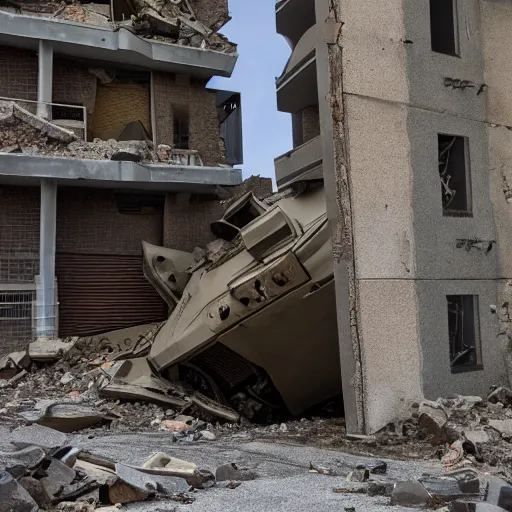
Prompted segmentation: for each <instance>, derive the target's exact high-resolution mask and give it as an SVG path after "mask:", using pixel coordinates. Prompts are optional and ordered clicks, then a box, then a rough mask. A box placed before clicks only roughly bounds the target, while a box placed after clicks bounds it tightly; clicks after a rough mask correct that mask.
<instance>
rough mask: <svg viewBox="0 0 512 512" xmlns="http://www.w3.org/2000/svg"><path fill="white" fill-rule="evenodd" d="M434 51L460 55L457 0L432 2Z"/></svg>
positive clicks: (434, 0) (431, 16)
mask: <svg viewBox="0 0 512 512" xmlns="http://www.w3.org/2000/svg"><path fill="white" fill-rule="evenodd" d="M430 34H431V41H432V51H434V52H437V53H444V54H445V55H453V56H458V55H459V31H458V15H457V0H430Z"/></svg>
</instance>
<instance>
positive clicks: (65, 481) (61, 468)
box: [41, 459, 76, 497]
mask: <svg viewBox="0 0 512 512" xmlns="http://www.w3.org/2000/svg"><path fill="white" fill-rule="evenodd" d="M45 472H46V473H47V475H48V476H45V477H44V478H41V483H42V484H43V485H44V488H45V489H46V492H47V493H48V494H49V495H50V496H52V497H53V496H55V495H56V494H57V493H58V492H59V491H60V490H61V489H62V487H63V486H68V485H69V484H71V482H73V480H74V479H75V477H76V472H75V470H74V469H72V468H70V467H68V466H66V464H64V463H63V462H61V461H60V460H56V459H52V461H51V462H50V465H49V466H48V467H47V468H46V469H45Z"/></svg>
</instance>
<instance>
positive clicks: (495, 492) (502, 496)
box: [485, 477, 512, 512]
mask: <svg viewBox="0 0 512 512" xmlns="http://www.w3.org/2000/svg"><path fill="white" fill-rule="evenodd" d="M485 501H486V503H489V504H490V505H495V506H497V507H501V508H502V509H504V510H506V511H507V512H512V485H510V484H509V483H508V482H505V480H502V479H501V478H496V477H491V478H489V486H488V488H487V496H486V498H485Z"/></svg>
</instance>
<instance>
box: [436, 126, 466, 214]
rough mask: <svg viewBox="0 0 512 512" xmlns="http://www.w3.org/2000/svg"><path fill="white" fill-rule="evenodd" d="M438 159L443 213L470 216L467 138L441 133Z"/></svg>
mask: <svg viewBox="0 0 512 512" xmlns="http://www.w3.org/2000/svg"><path fill="white" fill-rule="evenodd" d="M438 161H439V177H440V178H441V197H442V201H443V214H444V215H451V216H470V215H471V181H470V176H469V165H468V163H469V158H468V140H467V138H466V137H459V136H456V135H442V134H439V135H438Z"/></svg>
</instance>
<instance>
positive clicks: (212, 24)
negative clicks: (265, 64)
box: [0, 0, 237, 79]
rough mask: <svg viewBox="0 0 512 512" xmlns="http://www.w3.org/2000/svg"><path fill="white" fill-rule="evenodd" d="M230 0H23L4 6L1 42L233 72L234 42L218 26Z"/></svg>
mask: <svg viewBox="0 0 512 512" xmlns="http://www.w3.org/2000/svg"><path fill="white" fill-rule="evenodd" d="M229 20H230V16H229V11H228V0H163V1H158V0H96V1H93V2H91V1H88V0H82V1H79V0H76V1H72V0H66V2H61V1H57V0H21V1H20V2H13V1H7V2H2V5H1V6H0V45H2V44H8V45H10V46H16V47H18V48H23V49H32V50H37V47H38V44H39V41H40V40H43V41H48V42H50V43H52V45H53V47H54V51H55V52H56V53H59V54H62V55H66V56H68V57H71V58H76V57H78V58H87V59H95V60H98V61H103V62H114V63H120V64H126V65H133V66H137V67H139V68H140V69H145V70H154V71H165V72H171V73H181V74H188V75H191V76H195V77H198V78H206V79H208V78H211V77H212V76H224V77H229V76H231V73H232V71H233V68H234V66H235V63H236V60H237V47H236V44H234V43H232V42H230V41H229V40H228V39H227V38H226V37H225V36H223V35H222V34H221V33H219V30H220V29H221V28H222V27H223V26H224V25H225V23H226V22H227V21H229Z"/></svg>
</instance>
